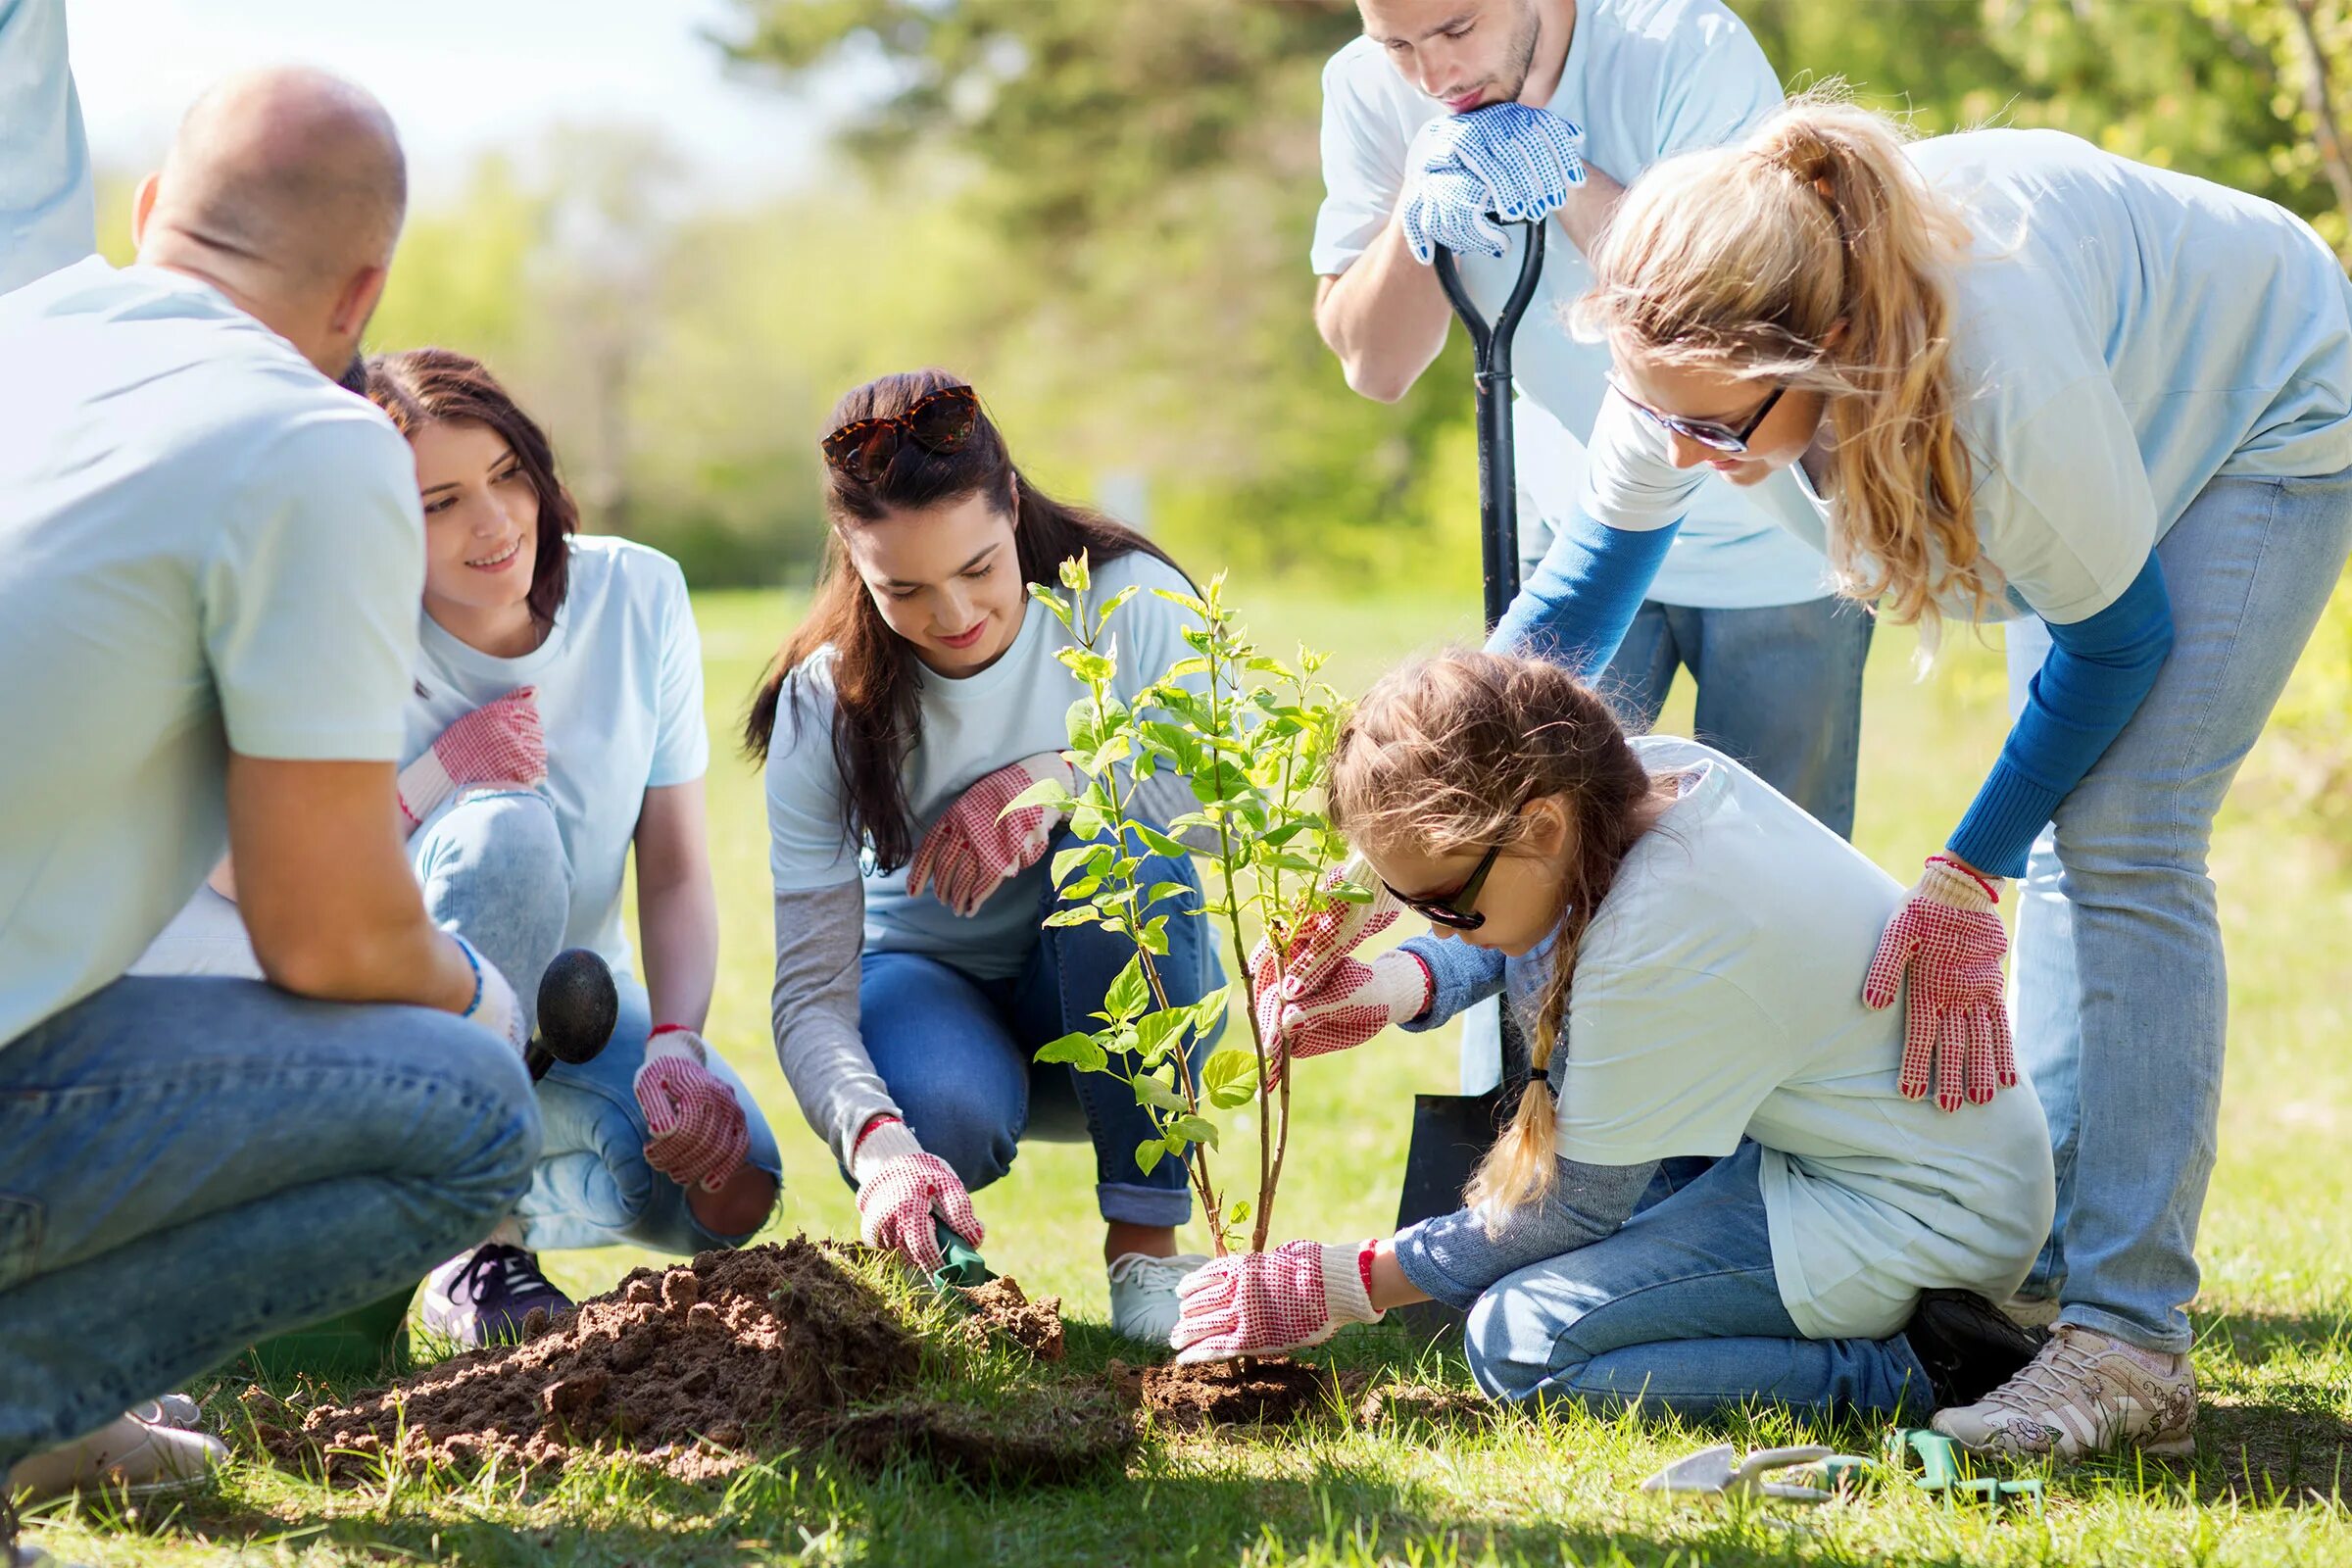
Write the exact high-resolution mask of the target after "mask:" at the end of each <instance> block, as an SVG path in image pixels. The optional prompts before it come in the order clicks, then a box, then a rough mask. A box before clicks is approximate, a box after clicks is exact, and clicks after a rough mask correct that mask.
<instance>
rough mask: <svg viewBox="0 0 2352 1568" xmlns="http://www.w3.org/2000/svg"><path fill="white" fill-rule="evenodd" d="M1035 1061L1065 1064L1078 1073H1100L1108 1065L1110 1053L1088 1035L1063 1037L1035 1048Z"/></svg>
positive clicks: (1099, 1042)
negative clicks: (1075, 1069)
mask: <svg viewBox="0 0 2352 1568" xmlns="http://www.w3.org/2000/svg"><path fill="white" fill-rule="evenodd" d="M1037 1059H1038V1060H1039V1061H1044V1062H1056V1061H1058V1062H1067V1063H1068V1064H1069V1065H1070V1066H1073V1067H1075V1068H1077V1069H1078V1070H1079V1071H1080V1072H1101V1071H1102V1070H1103V1068H1105V1067H1107V1066H1109V1065H1110V1053H1109V1052H1107V1051H1104V1050H1103V1045H1102V1042H1101V1041H1099V1040H1097V1039H1096V1038H1095V1037H1094V1036H1093V1035H1089V1034H1072V1035H1063V1036H1062V1037H1061V1038H1060V1039H1059V1040H1053V1041H1048V1042H1047V1043H1046V1044H1045V1045H1042V1046H1040V1047H1038V1048H1037Z"/></svg>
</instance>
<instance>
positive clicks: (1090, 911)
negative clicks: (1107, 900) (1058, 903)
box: [1044, 904, 1103, 931]
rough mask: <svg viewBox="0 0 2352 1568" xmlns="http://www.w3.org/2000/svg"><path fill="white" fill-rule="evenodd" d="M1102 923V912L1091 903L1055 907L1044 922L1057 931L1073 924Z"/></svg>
mask: <svg viewBox="0 0 2352 1568" xmlns="http://www.w3.org/2000/svg"><path fill="white" fill-rule="evenodd" d="M1102 923H1103V916H1102V914H1101V913H1100V912H1099V911H1098V910H1097V909H1096V908H1095V907H1094V906H1092V905H1089V904H1081V905H1077V906H1075V907H1071V908H1067V909H1055V910H1054V912H1053V913H1052V914H1049V915H1047V916H1046V918H1045V921H1044V924H1046V925H1047V926H1049V927H1052V928H1053V929H1054V930H1056V931H1059V930H1065V929H1067V928H1068V927H1071V926H1079V925H1101V924H1102Z"/></svg>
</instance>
